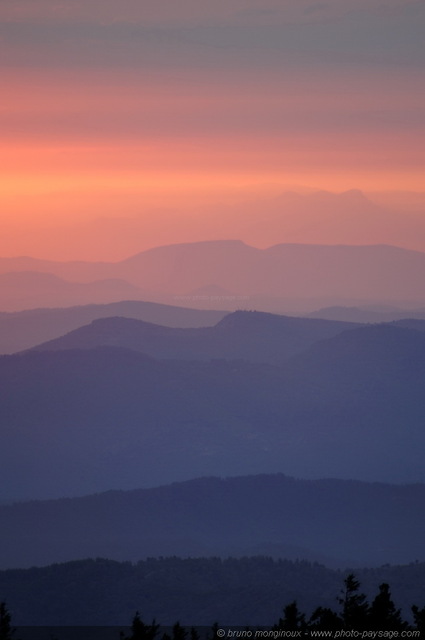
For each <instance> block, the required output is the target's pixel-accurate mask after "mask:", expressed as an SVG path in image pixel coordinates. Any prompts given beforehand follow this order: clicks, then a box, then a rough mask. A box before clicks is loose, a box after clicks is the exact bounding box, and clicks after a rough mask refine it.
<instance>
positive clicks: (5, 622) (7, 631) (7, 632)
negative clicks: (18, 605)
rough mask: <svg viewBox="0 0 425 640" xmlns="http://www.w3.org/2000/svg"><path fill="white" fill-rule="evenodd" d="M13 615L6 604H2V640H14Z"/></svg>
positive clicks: (0, 626) (0, 639)
mask: <svg viewBox="0 0 425 640" xmlns="http://www.w3.org/2000/svg"><path fill="white" fill-rule="evenodd" d="M11 621H12V618H11V615H10V613H9V611H8V609H7V607H6V603H5V602H0V640H12V636H13V634H14V633H15V630H14V629H12V626H11Z"/></svg>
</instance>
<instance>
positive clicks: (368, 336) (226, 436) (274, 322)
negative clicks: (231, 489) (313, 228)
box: [0, 312, 425, 501]
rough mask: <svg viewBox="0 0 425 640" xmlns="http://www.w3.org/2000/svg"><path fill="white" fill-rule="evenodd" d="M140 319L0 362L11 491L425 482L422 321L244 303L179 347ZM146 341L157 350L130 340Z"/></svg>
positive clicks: (54, 493)
mask: <svg viewBox="0 0 425 640" xmlns="http://www.w3.org/2000/svg"><path fill="white" fill-rule="evenodd" d="M129 322H130V321H129ZM131 323H135V328H136V332H135V333H134V334H132V333H131V332H130V333H129V334H128V335H127V334H125V332H124V334H123V335H124V337H125V341H126V342H125V343H123V342H122V336H120V334H119V332H117V331H116V327H117V326H119V327H123V326H126V325H127V321H124V322H122V320H119V321H118V320H116V319H113V320H105V321H102V322H100V323H94V324H92V325H91V326H89V327H88V328H87V329H84V330H83V329H81V330H79V331H78V332H77V334H75V333H74V334H70V335H71V338H72V340H74V339H75V337H76V336H77V338H78V339H79V337H81V335H82V336H83V337H84V336H85V338H84V339H87V336H88V337H89V338H90V339H89V341H88V343H86V344H84V341H83V342H81V343H79V342H78V340H77V341H76V342H75V343H72V344H71V346H72V347H73V348H70V349H61V350H55V351H52V350H50V351H31V352H27V353H22V354H17V355H11V356H3V357H2V358H0V390H1V391H0V419H1V440H2V452H3V464H2V467H1V469H0V475H1V477H0V480H1V489H2V496H1V499H2V500H3V501H5V500H12V499H26V498H46V497H60V496H74V495H83V494H86V493H90V492H95V491H104V490H107V489H111V488H115V489H131V488H137V487H140V486H154V485H155V484H160V483H167V482H172V481H176V480H185V479H190V478H194V477H199V476H203V475H217V474H218V475H226V476H228V475H230V476H232V475H241V474H242V475H243V474H252V473H266V472H267V473H268V472H283V473H286V474H289V475H293V476H296V477H304V478H320V477H329V476H331V477H339V478H352V479H358V480H363V481H385V482H397V483H398V482H418V481H420V482H423V481H424V480H425V476H424V470H423V461H422V451H423V449H424V446H425V433H424V430H423V415H424V411H425V397H424V394H423V386H424V380H425V332H424V331H422V330H417V329H413V328H410V327H404V326H398V325H397V324H390V325H386V324H383V325H370V326H363V327H360V328H352V327H350V328H348V329H346V330H345V331H341V329H342V328H343V327H344V325H343V324H342V325H341V324H339V323H336V324H335V323H330V324H327V323H326V322H320V321H315V320H306V319H299V321H298V322H297V319H285V318H273V317H269V316H268V315H267V314H256V313H248V312H239V313H236V314H232V315H230V316H227V317H226V318H224V319H223V320H222V321H220V322H219V323H218V325H216V326H215V327H214V330H215V331H216V332H217V333H215V332H214V331H213V330H211V331H210V329H208V328H204V329H198V330H196V331H200V332H201V335H203V336H204V338H205V332H206V335H207V339H206V340H204V342H202V340H200V341H199V342H196V340H195V341H194V340H193V339H192V338H193V335H194V334H193V333H192V330H190V332H189V334H188V335H189V336H190V337H191V340H192V342H190V341H189V342H188V343H184V342H183V343H179V341H178V340H174V338H175V336H176V335H178V334H179V333H181V332H183V334H184V331H185V330H183V329H179V330H175V329H165V328H164V327H157V328H155V327H154V328H152V327H151V326H149V325H146V324H142V325H139V324H138V323H137V322H136V321H131ZM99 326H100V327H103V326H106V327H109V329H110V328H111V326H112V328H113V329H114V330H113V331H112V334H111V332H110V331H109V330H108V331H106V333H102V331H100V332H99V334H98V335H97V337H96V328H99ZM349 326H350V325H349ZM421 326H422V325H421ZM271 327H274V331H275V333H273V330H271ZM323 327H325V328H326V332H328V335H326V333H325V332H324V331H323ZM318 328H320V331H318ZM282 330H283V334H282V333H281V334H279V332H282ZM310 330H311V332H312V333H311V334H310V335H309V331H310ZM175 331H177V334H175V333H174V332H175ZM221 331H223V332H224V338H223V339H222V342H221V347H220V348H221V351H218V352H215V349H216V347H217V344H220V343H219V342H214V341H215V340H218V338H217V337H216V336H217V335H220V332H221ZM270 331H271V333H270V335H271V338H272V339H271V338H270V339H269V338H268V337H267V336H268V335H269V332H270ZM285 331H288V332H289V331H292V333H293V335H294V336H296V337H297V339H296V340H294V341H291V344H295V345H298V346H297V348H298V350H299V352H298V353H296V354H295V355H290V354H288V350H287V345H286V343H285V337H284V332H285ZM169 332H171V334H172V336H174V337H173V339H171V334H170V333H169ZM315 332H316V333H315ZM321 332H322V333H321ZM335 332H336V334H335ZM332 333H333V335H332ZM165 334H168V336H169V338H168V337H167V339H164V341H162V340H158V341H157V342H156V341H155V339H153V337H152V336H153V335H159V336H164V335H165ZM105 335H106V337H107V340H106V344H105ZM111 335H112V337H113V338H114V340H115V345H117V346H111V339H110V336H111ZM195 335H196V332H195ZM279 335H280V336H281V337H280V338H279ZM146 336H148V338H146ZM211 336H214V338H211ZM71 338H69V339H71ZM185 339H186V338H185ZM220 339H221V338H220ZM143 340H145V342H143ZM173 340H174V342H173ZM297 340H298V343H297ZM151 341H152V342H151ZM148 342H149V343H151V344H152V347H151V348H152V349H153V350H154V351H155V350H156V352H155V357H153V356H151V355H146V353H140V352H139V351H136V350H135V348H136V349H137V348H138V349H140V348H144V347H143V345H147V344H148ZM123 344H125V346H120V345H123ZM182 344H184V346H185V349H187V350H188V351H190V349H192V354H193V357H197V358H199V359H198V360H195V359H193V360H188V359H187V357H188V356H186V359H184V360H183V359H181V357H180V354H181V353H182V351H181V350H182ZM95 345H99V346H95ZM173 345H174V346H173ZM176 345H177V346H176ZM188 345H191V346H190V347H189V346H188ZM226 345H228V349H229V351H228V352H227V353H226ZM273 345H274V351H273V352H272V348H273ZM302 345H304V346H302ZM51 346H52V345H51ZM129 346H131V347H132V348H129ZM87 347H95V348H87ZM160 347H161V348H162V349H163V351H162V353H160V354H159V353H158V350H159V348H160ZM172 347H173V348H174V349H175V352H174V353H172V354H170V349H171V348H172ZM146 349H147V347H146ZM167 349H168V352H167ZM208 349H210V351H208ZM232 349H233V351H232ZM262 349H263V351H261V350H262ZM179 350H180V351H179ZM196 350H197V351H196ZM212 352H215V353H216V356H215V357H211V353H212ZM236 355H237V357H238V359H236V360H235V359H234V358H235V356H236ZM158 356H161V359H158ZM170 356H172V357H173V359H170ZM217 356H218V357H217ZM201 357H202V358H203V359H200V358H201ZM250 358H252V359H253V360H254V359H255V360H257V361H255V362H254V361H249V359H250ZM278 361H279V362H278ZM271 362H273V364H271Z"/></svg>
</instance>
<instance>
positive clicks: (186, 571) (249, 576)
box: [0, 557, 425, 638]
mask: <svg viewBox="0 0 425 640" xmlns="http://www.w3.org/2000/svg"><path fill="white" fill-rule="evenodd" d="M347 573H348V571H344V572H343V571H333V570H330V569H326V568H325V567H323V566H321V565H318V564H310V563H307V562H295V563H294V562H290V561H285V560H283V561H273V560H271V559H270V558H264V557H252V558H240V559H234V558H228V559H225V560H221V559H219V558H198V559H180V558H159V559H153V558H151V559H148V560H144V561H142V562H138V563H137V564H135V565H132V564H131V563H129V562H124V563H118V562H114V561H111V560H103V559H97V560H81V561H77V562H71V563H66V564H56V565H52V566H49V567H44V568H32V569H27V570H11V571H2V572H0V593H1V594H2V595H3V594H5V595H7V602H8V608H9V609H10V611H11V613H12V616H13V622H14V623H15V624H17V625H63V626H65V625H70V626H74V625H128V624H129V623H130V621H131V619H132V618H133V616H134V613H135V611H136V610H138V611H140V614H141V616H142V619H143V620H144V621H145V622H147V623H148V624H150V623H151V622H152V619H153V618H155V619H156V620H157V621H158V622H160V623H161V624H163V625H167V624H168V625H170V624H173V623H174V622H176V621H177V620H179V621H180V622H181V623H182V624H183V625H208V626H211V625H212V623H213V622H218V623H219V625H220V626H224V627H226V626H227V625H240V626H241V627H243V626H245V625H265V626H266V625H267V626H271V625H273V624H275V623H277V622H278V620H279V618H280V617H281V616H282V609H283V607H284V606H285V605H287V604H289V603H290V602H293V600H294V599H295V600H296V601H297V603H298V606H299V609H300V610H301V611H304V612H306V613H307V615H310V614H311V612H312V611H313V609H315V608H316V607H317V606H325V607H326V606H327V607H330V608H332V609H333V610H336V611H338V610H339V609H340V606H339V605H338V602H337V598H338V597H339V596H340V595H341V587H342V586H343V580H344V578H345V577H346V575H347ZM356 577H357V578H358V579H359V581H360V583H361V591H363V592H365V593H366V595H367V596H368V598H369V599H370V600H372V599H373V598H374V597H375V595H376V594H377V592H378V586H379V584H382V582H387V583H389V584H390V587H391V593H392V597H393V600H394V602H395V605H396V606H397V607H401V608H402V611H403V615H404V617H405V618H407V619H408V618H410V615H409V614H411V611H410V607H411V605H412V604H416V605H418V606H419V608H421V607H423V606H424V593H425V565H424V564H423V563H422V564H413V565H409V566H399V567H390V566H385V567H380V568H378V569H364V570H358V571H356ZM205 631H206V630H205ZM44 637H52V636H51V635H47V633H46V635H45V636H44ZM53 637H57V636H56V634H55V636H53ZM59 637H60V636H59ZM67 637H68V636H67ZM72 637H75V636H72ZM108 637H110V636H108ZM115 637H117V638H118V637H119V630H117V634H116V636H115ZM210 637H211V636H210ZM388 637H389V636H388Z"/></svg>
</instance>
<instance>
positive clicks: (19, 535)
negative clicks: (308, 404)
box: [0, 475, 425, 568]
mask: <svg viewBox="0 0 425 640" xmlns="http://www.w3.org/2000/svg"><path fill="white" fill-rule="evenodd" d="M424 504H425V485H423V484H422V485H410V486H398V485H385V484H378V483H376V484H369V483H362V482H355V481H348V480H346V481H344V480H294V479H293V478H288V477H286V476H283V475H264V476H248V477H239V478H228V479H225V480H224V479H219V478H201V479H197V480H191V481H188V482H183V483H174V484H171V485H168V486H161V487H157V488H153V489H139V490H135V491H127V492H125V491H109V492H107V493H102V494H99V495H93V496H87V497H84V498H73V499H61V500H51V501H43V502H37V501H33V502H28V503H20V504H16V505H10V506H3V507H0V521H1V522H2V526H1V529H0V568H16V567H31V566H34V565H45V564H50V563H53V562H64V561H67V560H75V559H78V558H85V557H98V556H101V557H108V558H110V559H115V560H133V561H135V560H139V559H143V558H147V557H158V556H171V555H178V556H192V557H199V556H221V557H227V556H239V557H240V556H245V555H246V556H252V555H259V554H262V555H267V556H274V557H275V558H290V559H297V558H299V559H307V560H314V561H319V562H321V563H323V564H326V565H327V566H333V567H345V566H366V565H369V566H371V565H372V566H378V565H381V564H383V563H392V564H396V563H397V564H401V563H403V564H404V563H408V562H411V561H416V560H419V561H423V560H425V510H424V508H423V505H424Z"/></svg>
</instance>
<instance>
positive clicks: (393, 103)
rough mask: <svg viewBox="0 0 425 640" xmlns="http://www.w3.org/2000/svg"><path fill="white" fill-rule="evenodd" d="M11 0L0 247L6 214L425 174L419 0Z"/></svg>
mask: <svg viewBox="0 0 425 640" xmlns="http://www.w3.org/2000/svg"><path fill="white" fill-rule="evenodd" d="M385 4H386V11H387V13H385V14H384V18H385V20H384V21H383V17H382V15H381V14H380V13H379V12H380V10H381V9H380V7H383V6H384V7H385ZM34 5H36V7H37V9H38V12H37V11H34ZM247 5H249V7H250V11H247ZM17 6H18V5H16V4H15V3H12V2H10V1H9V0H7V1H5V3H4V5H3V7H2V8H0V20H2V21H3V22H2V23H1V24H2V32H1V33H0V35H1V34H2V33H3V34H6V35H4V37H3V40H2V45H1V46H2V49H3V50H2V51H1V53H2V54H3V55H2V59H3V60H5V61H6V64H4V66H3V68H2V69H1V70H0V71H1V73H2V85H3V87H7V92H5V94H4V96H2V101H1V104H0V116H1V119H0V123H1V125H0V126H1V133H2V146H1V149H0V169H1V173H0V211H1V225H2V228H3V230H4V232H3V242H2V241H1V240H0V252H1V253H2V255H6V253H7V254H8V255H12V254H13V253H14V252H15V251H16V252H19V251H20V247H19V241H18V239H19V234H18V233H16V228H19V227H21V228H23V227H26V228H28V229H33V228H36V227H37V226H39V227H40V228H44V227H46V225H47V226H49V224H54V225H58V224H59V225H69V224H71V223H76V222H79V221H88V220H91V219H93V218H97V217H99V216H102V215H113V216H114V217H120V216H123V217H125V216H128V215H131V216H140V217H143V216H149V215H152V214H151V213H150V211H151V210H152V207H168V208H171V209H173V211H174V213H175V215H176V216H178V215H180V213H181V212H182V211H186V210H188V209H189V210H195V209H196V208H197V207H200V206H201V205H204V204H205V203H207V202H217V203H220V202H229V201H231V199H232V198H234V197H237V198H240V199H243V197H244V194H245V195H246V196H247V197H248V198H250V197H251V196H252V194H256V195H258V196H264V195H273V194H277V193H279V191H280V190H284V188H285V185H287V184H297V185H305V186H308V187H312V188H317V189H327V190H330V191H343V190H346V189H351V188H360V189H363V190H366V191H368V190H388V189H394V190H411V191H420V190H422V189H423V188H424V187H423V185H424V155H425V151H424V149H425V145H424V144H423V142H424V138H423V134H424V116H423V113H424V106H425V105H424V89H423V87H424V83H423V66H422V65H421V64H420V63H421V62H423V57H424V56H423V53H421V51H420V50H419V48H418V45H417V44H416V45H415V42H416V41H415V35H416V31H415V28H416V27H415V22H417V14H418V11H419V9H418V6H419V5H418V3H415V2H410V1H409V0H406V1H405V3H404V4H403V3H398V2H397V0H391V1H390V0H388V1H387V3H385V2H383V3H376V4H375V2H371V3H369V4H367V3H363V2H358V3H357V4H353V2H352V0H347V1H345V0H342V2H340V3H339V4H338V3H334V2H330V3H328V11H327V12H325V13H323V8H321V7H322V5H321V3H314V2H304V0H303V1H302V2H301V1H300V4H296V3H293V2H290V1H287V2H285V1H284V2H281V3H276V2H274V1H272V0H263V2H261V3H260V2H258V1H254V2H249V3H248V2H246V3H243V2H241V0H234V1H233V2H230V3H222V4H220V3H218V5H216V6H215V8H214V10H213V9H211V8H210V3H206V2H205V3H203V2H197V3H195V4H194V3H192V2H190V1H189V0H184V1H182V4H181V11H180V12H177V13H176V12H175V11H173V10H171V9H170V7H171V5H169V4H167V2H165V0H162V2H159V3H158V7H157V9H156V10H155V11H154V10H152V9H151V8H149V7H152V5H151V3H147V2H146V3H145V2H142V3H135V2H131V1H128V2H124V3H118V2H117V0H109V1H108V2H105V3H103V4H102V3H99V2H97V0H89V2H87V3H82V2H74V3H70V1H69V0H68V2H63V3H57V2H54V0H45V1H43V2H39V1H38V0H37V1H36V2H35V3H34V2H33V3H29V2H28V1H27V0H22V1H21V2H20V4H19V11H18V10H17ZM297 7H298V8H297ZM342 7H343V8H344V9H345V10H344V11H342V10H341V8H342ZM353 7H355V11H354V10H353V9H352V8H353ZM119 8H122V12H123V15H121V13H120V12H119ZM201 9H203V10H201ZM301 9H302V10H301ZM350 10H351V11H350ZM356 11H357V13H356ZM368 11H371V13H368ZM194 12H195V14H196V16H197V17H196V16H195V14H194ZM415 12H416V13H415ZM420 15H423V14H420ZM43 16H44V21H43V20H42V18H43ZM195 17H196V19H195ZM146 25H148V26H146ZM396 27H397V31H395V28H396ZM379 29H380V30H379ZM385 29H386V30H387V33H386V32H385ZM409 29H410V31H409ZM403 30H404V31H403ZM382 32H383V33H382ZM400 32H401V36H400V35H399V34H400ZM294 33H295V35H297V38H294ZM394 33H397V34H398V35H397V38H399V40H398V41H397V38H396V39H395V40H394ZM416 37H417V36H416ZM412 40H413V45H412ZM391 43H392V45H391ZM415 47H416V48H415ZM11 228H15V232H14V233H13V234H12V235H11V236H10V239H12V237H13V240H11V241H7V240H5V237H6V235H7V233H8V232H9V231H8V230H9V229H11ZM14 243H16V244H14ZM49 243H51V240H49V241H48V242H47V240H46V247H45V249H46V252H48V244H49ZM41 250H42V249H41V245H40V243H39V245H38V249H37V251H38V252H40V251H41Z"/></svg>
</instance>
